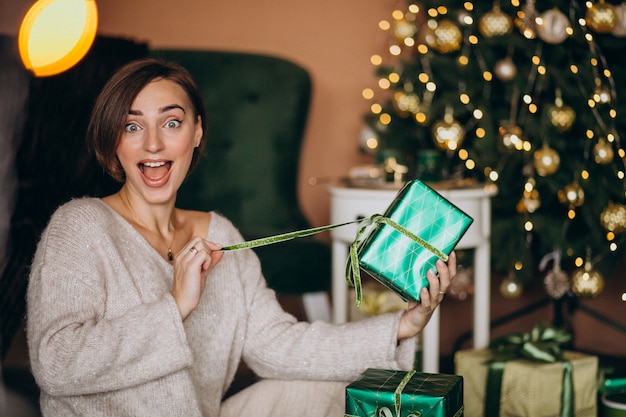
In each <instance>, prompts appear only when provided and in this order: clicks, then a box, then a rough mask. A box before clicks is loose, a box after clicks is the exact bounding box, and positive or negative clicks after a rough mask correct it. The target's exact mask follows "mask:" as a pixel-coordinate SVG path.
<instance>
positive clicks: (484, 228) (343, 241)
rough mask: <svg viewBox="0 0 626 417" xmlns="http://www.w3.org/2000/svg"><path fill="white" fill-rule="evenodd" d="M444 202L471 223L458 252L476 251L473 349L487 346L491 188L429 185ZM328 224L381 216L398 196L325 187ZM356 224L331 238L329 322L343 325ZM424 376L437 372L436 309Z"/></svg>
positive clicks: (425, 345)
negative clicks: (456, 187) (349, 265)
mask: <svg viewBox="0 0 626 417" xmlns="http://www.w3.org/2000/svg"><path fill="white" fill-rule="evenodd" d="M429 185H430V186H431V187H433V188H434V189H435V190H437V192H439V193H440V194H441V195H442V196H443V197H444V198H446V199H448V200H449V201H451V202H452V203H453V204H454V205H456V206H457V207H459V208H460V209H461V210H463V211H464V212H465V213H467V214H468V215H469V216H471V217H472V218H473V219H474V223H473V224H472V225H471V226H470V228H469V229H468V230H467V232H466V233H465V235H464V236H463V238H462V239H461V241H460V242H459V244H458V245H457V247H456V248H457V249H470V248H474V249H475V255H474V321H473V329H474V339H473V343H474V348H477V349H479V348H484V347H487V345H488V344H489V316H490V280H491V273H490V266H489V265H490V256H491V251H490V235H491V197H492V196H493V195H494V194H495V193H496V189H495V187H479V188H458V189H439V188H438V187H437V184H430V183H429ZM329 193H330V196H331V197H330V222H331V224H335V223H342V222H347V221H352V220H356V219H359V218H363V217H369V216H371V215H372V214H376V213H378V214H383V213H384V212H385V210H386V209H387V207H388V206H389V205H390V204H391V202H392V201H393V199H394V197H395V196H396V195H397V193H398V191H397V190H393V189H392V190H389V189H365V188H350V187H341V186H334V187H329ZM356 232H357V224H351V225H347V226H343V227H340V228H337V229H333V230H331V232H330V235H331V240H332V293H333V297H332V303H333V321H334V322H336V323H343V322H345V321H347V318H348V286H347V284H346V281H345V264H346V260H347V259H348V250H349V245H350V244H351V243H352V242H353V241H354V239H355V237H356ZM422 340H423V345H422V355H423V371H424V372H430V373H437V372H439V309H437V310H436V311H435V313H434V314H433V316H432V318H431V320H430V322H429V323H428V325H427V326H426V328H425V329H424V331H423V338H422Z"/></svg>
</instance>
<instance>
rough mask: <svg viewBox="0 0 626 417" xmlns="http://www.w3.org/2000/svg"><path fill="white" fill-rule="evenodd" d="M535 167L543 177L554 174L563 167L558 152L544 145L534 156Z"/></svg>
mask: <svg viewBox="0 0 626 417" xmlns="http://www.w3.org/2000/svg"><path fill="white" fill-rule="evenodd" d="M533 165H534V167H535V171H536V172H537V174H539V175H541V176H542V177H547V176H548V175H552V174H554V173H555V172H556V171H557V170H558V169H559V166H560V165H561V158H560V157H559V154H558V152H557V151H555V150H554V149H552V148H551V147H550V146H548V144H547V143H544V144H543V146H542V147H541V149H539V150H537V151H535V153H534V155H533Z"/></svg>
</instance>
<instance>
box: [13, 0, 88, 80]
mask: <svg viewBox="0 0 626 417" xmlns="http://www.w3.org/2000/svg"><path fill="white" fill-rule="evenodd" d="M97 27H98V10H97V8H96V2H95V0H39V1H38V2H36V3H35V4H34V5H33V6H32V7H31V8H30V9H29V10H28V12H27V13H26V16H25V17H24V20H23V21H22V24H21V26H20V30H19V35H18V47H19V52H20V57H21V59H22V62H23V63H24V66H25V67H26V69H28V70H30V71H32V72H33V73H34V74H35V75H36V76H38V77H46V76H51V75H55V74H59V73H61V72H63V71H66V70H68V69H70V68H71V67H73V66H74V65H76V64H77V63H78V62H79V61H80V60H81V59H83V57H84V56H85V54H87V52H88V51H89V49H90V48H91V45H92V44H93V41H94V39H95V37H96V29H97Z"/></svg>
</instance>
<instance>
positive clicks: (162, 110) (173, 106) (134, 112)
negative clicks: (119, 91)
mask: <svg viewBox="0 0 626 417" xmlns="http://www.w3.org/2000/svg"><path fill="white" fill-rule="evenodd" d="M174 109H180V110H181V111H182V112H183V113H185V109H184V108H183V106H181V105H179V104H170V105H169V106H164V107H161V108H159V113H165V112H167V111H170V110H174ZM128 114H130V115H133V116H143V112H142V111H141V110H133V109H130V110H128Z"/></svg>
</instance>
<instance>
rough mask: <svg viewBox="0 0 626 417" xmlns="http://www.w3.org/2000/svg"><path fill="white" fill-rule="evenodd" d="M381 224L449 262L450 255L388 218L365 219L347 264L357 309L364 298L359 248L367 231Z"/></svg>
mask: <svg viewBox="0 0 626 417" xmlns="http://www.w3.org/2000/svg"><path fill="white" fill-rule="evenodd" d="M379 223H384V224H386V225H388V226H391V227H393V228H394V229H395V230H397V231H398V232H400V233H402V234H403V235H404V236H406V237H408V238H409V239H411V240H413V241H414V242H416V243H418V244H419V245H421V246H423V247H424V248H426V249H428V250H429V251H430V252H432V253H433V254H435V255H436V256H437V257H438V258H440V259H441V260H443V261H444V262H447V261H448V255H446V254H445V253H443V252H442V251H440V250H439V249H437V248H435V247H434V246H433V245H431V244H430V243H428V242H427V241H425V240H424V239H422V238H421V237H419V236H417V235H416V234H414V233H412V232H411V231H409V230H407V229H405V228H404V227H402V226H400V225H399V224H398V223H396V222H394V221H393V220H391V219H390V218H388V217H384V216H381V215H380V214H374V215H372V216H371V217H368V218H365V219H363V220H362V221H361V223H360V224H359V228H358V230H357V234H356V239H354V242H352V244H351V245H350V256H349V257H348V261H347V262H346V282H347V283H348V285H352V286H354V291H355V293H356V301H355V304H356V306H357V307H359V306H360V305H361V300H362V298H363V294H362V290H361V271H360V269H359V257H358V248H359V246H360V245H361V243H362V242H363V240H364V239H365V237H366V236H367V235H366V232H367V230H368V229H369V228H370V227H372V226H374V225H377V224H379Z"/></svg>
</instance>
